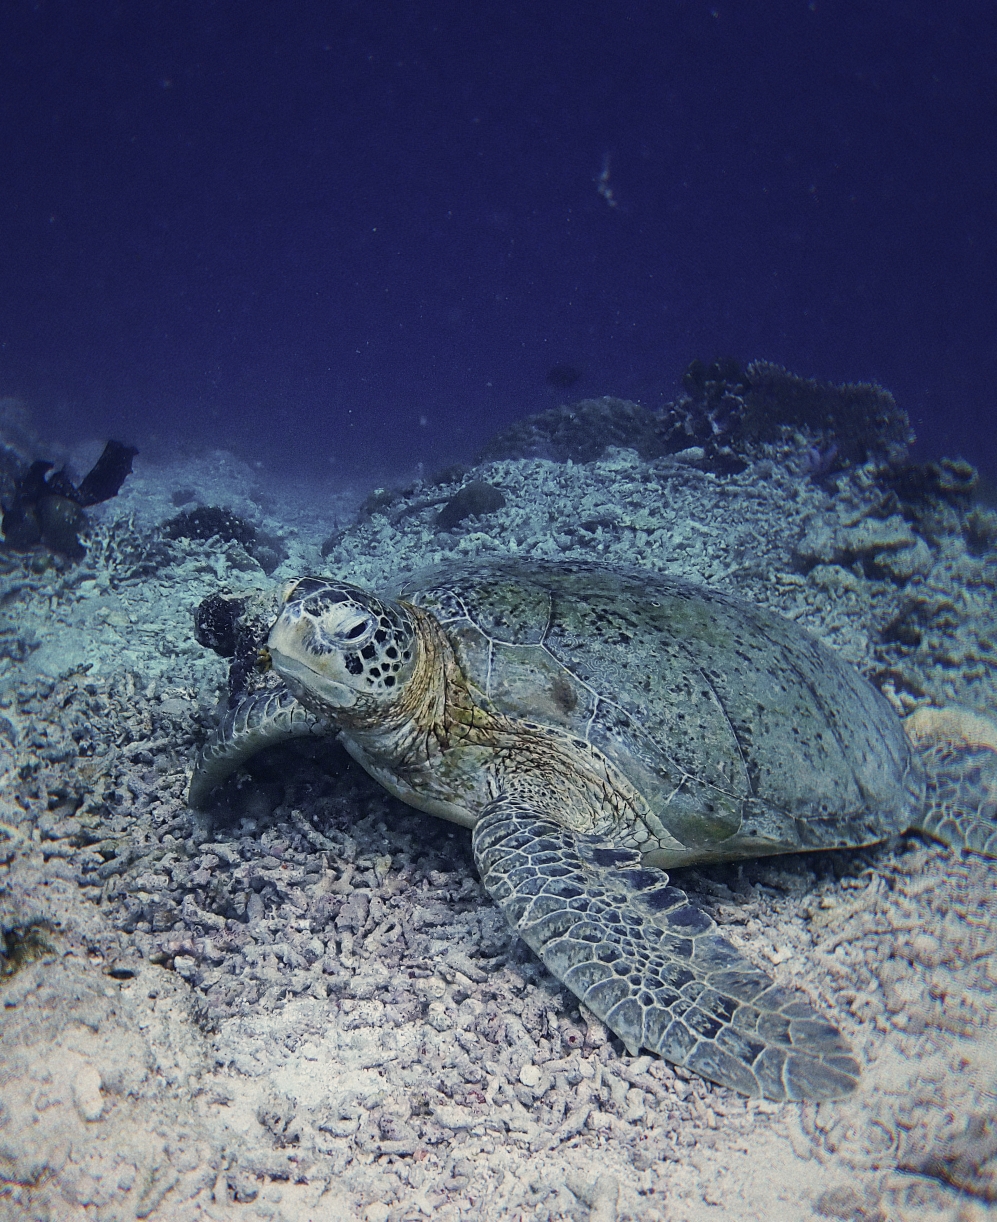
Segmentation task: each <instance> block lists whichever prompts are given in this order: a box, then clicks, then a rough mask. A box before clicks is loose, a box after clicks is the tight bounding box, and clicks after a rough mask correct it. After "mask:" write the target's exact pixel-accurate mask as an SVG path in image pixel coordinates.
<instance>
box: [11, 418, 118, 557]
mask: <svg viewBox="0 0 997 1222" xmlns="http://www.w3.org/2000/svg"><path fill="white" fill-rule="evenodd" d="M8 453H9V452H8ZM137 453H138V450H136V449H135V447H134V446H126V445H124V444H123V443H122V442H120V441H109V442H108V443H107V445H106V446H105V447H104V450H103V452H102V454H101V456H100V458H98V459H97V462H96V463H95V464H94V466H93V468H92V470H91V471H89V472H88V474H87V475H85V476H84V478H83V480H82V481H81V483H80V484H79V486H78V487H77V486H76V485H74V484H73V482H72V480H71V479H70V478H69V476H68V475H67V474H66V471H65V468H63V469H62V470H60V471H53V469H52V468H53V467H54V465H55V464H54V463H51V462H47V461H46V460H44V459H39V460H38V461H37V462H33V463H32V464H31V465H30V466H29V467H28V468H27V469H26V470H24V471H22V472H21V474H20V475H19V477H18V478H17V479H16V481H14V485H13V488H12V490H11V491H10V493H9V495H8V496H7V497H6V498H5V499H4V502H3V534H4V541H5V542H6V544H7V546H8V547H10V548H12V549H13V550H14V551H19V552H22V551H23V552H26V551H31V550H32V549H34V548H36V547H39V546H41V547H45V548H47V549H48V550H49V551H51V552H55V553H58V554H60V555H63V556H68V557H69V558H70V559H72V560H79V559H81V558H82V557H83V556H84V555H85V548H84V547H83V545H82V543H81V542H80V538H79V536H80V533H81V532H82V531H83V530H85V529H86V526H87V516H86V514H85V513H84V512H83V511H84V509H86V508H89V507H90V506H91V505H99V504H100V503H101V502H102V501H108V500H110V499H111V497H113V496H117V494H118V492H119V491H120V489H121V485H122V484H123V483H124V482H125V480H126V479H127V478H128V476H129V474H130V473H131V469H132V459H133V458H134V457H135V455H136V454H137Z"/></svg>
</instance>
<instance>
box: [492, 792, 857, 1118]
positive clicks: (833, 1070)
mask: <svg viewBox="0 0 997 1222" xmlns="http://www.w3.org/2000/svg"><path fill="white" fill-rule="evenodd" d="M473 843H474V853H475V859H476V861H477V865H478V869H479V870H480V872H481V879H482V882H483V883H484V885H485V889H486V890H487V891H488V893H489V894H490V895H491V896H492V898H493V899H494V900H495V901H496V902H497V903H498V905H499V907H500V908H501V909H502V911H503V912H504V914H505V916H506V918H507V919H508V921H509V922H510V924H511V925H512V926H513V928H514V929H515V930H516V932H517V933H518V934H519V936H520V937H521V938H523V940H524V941H525V942H526V943H527V944H528V945H529V946H530V947H531V949H532V950H534V951H535V952H536V953H537V954H538V955H539V956H540V958H541V959H542V960H543V963H544V964H545V966H546V967H547V968H548V969H549V970H550V971H551V972H552V973H553V974H554V975H555V976H556V977H557V978H558V979H559V980H562V981H563V982H564V983H565V984H566V985H567V986H568V987H569V988H570V989H571V990H572V992H574V993H575V994H576V996H577V997H578V998H579V999H580V1000H581V1001H583V1002H584V1003H585V1005H586V1006H587V1007H588V1008H589V1009H590V1010H591V1011H592V1012H593V1013H594V1014H596V1015H598V1017H599V1018H601V1019H602V1020H603V1021H604V1022H605V1023H606V1024H607V1026H609V1027H610V1028H611V1029H612V1030H613V1031H614V1032H615V1033H616V1034H617V1035H618V1036H619V1037H620V1039H621V1040H622V1041H623V1043H624V1044H625V1045H626V1047H627V1049H628V1050H629V1051H630V1053H631V1055H636V1053H637V1052H638V1050H639V1049H640V1048H646V1049H648V1051H650V1052H655V1053H657V1054H658V1055H659V1056H662V1057H664V1058H665V1059H666V1060H668V1061H672V1062H673V1063H674V1064H676V1065H683V1066H685V1067H686V1068H687V1069H690V1070H693V1071H694V1072H695V1073H697V1074H700V1075H701V1076H702V1077H704V1078H708V1079H710V1081H712V1082H718V1083H720V1084H721V1085H722V1086H728V1087H730V1088H731V1089H733V1090H737V1091H740V1092H741V1093H742V1094H745V1095H750V1096H754V1097H757V1096H762V1097H763V1098H765V1099H773V1100H776V1101H782V1100H786V1099H838V1098H841V1097H842V1096H844V1095H847V1094H849V1093H850V1092H851V1091H852V1090H854V1088H855V1086H856V1084H857V1081H858V1077H859V1066H858V1063H857V1062H856V1061H855V1059H854V1058H853V1057H852V1056H851V1053H850V1050H849V1047H848V1045H847V1043H846V1042H845V1040H844V1039H843V1037H842V1036H841V1034H840V1033H839V1032H838V1031H837V1029H836V1028H834V1027H833V1026H831V1024H830V1023H828V1022H826V1021H825V1020H824V1019H823V1018H821V1017H820V1015H819V1014H817V1013H816V1011H815V1010H814V1009H813V1007H812V1006H811V1004H810V1002H809V1001H808V1000H807V998H806V997H805V996H804V995H803V994H802V993H800V992H797V991H795V990H791V989H786V988H782V987H780V986H778V985H776V984H775V983H774V982H773V981H772V980H771V979H770V978H769V977H768V976H766V975H765V974H764V972H761V971H759V969H758V968H756V967H755V966H754V965H753V964H752V963H751V962H750V961H749V960H748V959H746V958H745V956H744V955H742V954H741V953H740V951H738V950H736V949H735V947H733V946H732V945H731V944H730V943H729V942H727V941H726V940H725V939H724V938H722V937H721V936H720V934H719V933H718V932H717V927H716V925H715V923H714V922H713V921H712V920H711V918H710V917H709V916H707V915H706V913H704V912H701V911H700V910H699V909H698V908H694V907H693V906H692V905H691V904H690V903H689V901H688V899H687V898H686V896H685V894H684V893H683V892H682V891H679V890H678V889H677V888H676V887H672V886H670V885H669V882H668V875H667V874H665V873H663V872H662V871H660V870H657V869H650V870H649V869H646V868H644V867H642V865H641V861H640V854H639V853H638V852H636V851H635V850H632V849H621V848H616V847H614V846H613V845H612V844H611V843H610V842H609V841H608V840H606V839H604V838H602V837H601V836H595V835H590V834H575V833H573V832H570V831H568V830H566V829H565V828H563V827H561V826H560V825H559V824H556V823H554V822H553V821H552V820H551V819H549V818H546V817H545V816H543V815H541V814H538V813H537V811H536V810H534V809H533V808H531V806H530V805H529V803H528V802H527V801H525V800H524V799H523V798H520V797H517V796H515V795H503V796H500V797H499V798H497V799H495V800H494V801H493V802H491V803H489V805H488V806H486V807H485V809H484V811H483V812H482V815H481V818H480V819H479V821H478V823H477V825H476V826H475V829H474V841H473Z"/></svg>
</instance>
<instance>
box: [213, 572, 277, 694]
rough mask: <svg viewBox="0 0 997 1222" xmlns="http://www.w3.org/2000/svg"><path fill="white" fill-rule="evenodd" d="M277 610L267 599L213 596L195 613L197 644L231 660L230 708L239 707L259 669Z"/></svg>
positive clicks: (221, 594) (223, 595) (265, 597)
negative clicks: (261, 656)
mask: <svg viewBox="0 0 997 1222" xmlns="http://www.w3.org/2000/svg"><path fill="white" fill-rule="evenodd" d="M275 611H276V607H275V605H274V599H273V598H272V597H271V596H268V595H260V594H256V595H245V596H243V597H238V596H236V595H232V594H224V593H220V594H211V595H209V596H208V597H207V598H205V599H203V600H202V601H201V603H200V604H199V606H198V608H197V610H196V611H195V612H194V636H195V637H196V638H197V641H198V644H200V645H203V646H204V647H205V648H206V649H213V650H214V652H215V653H217V654H218V655H219V656H220V657H223V658H230V659H231V661H230V662H229V670H228V687H229V705H230V706H234V705H236V704H238V702H239V700H240V699H241V698H242V696H243V695H244V694H245V692H246V689H247V687H248V686H249V684H250V680H251V679H252V677H253V676H254V674H257V673H258V671H259V667H260V650H261V649H262V648H263V646H264V645H265V644H266V640H267V636H268V635H269V633H270V627H271V625H272V624H273V621H274V617H275Z"/></svg>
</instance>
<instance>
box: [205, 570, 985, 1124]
mask: <svg viewBox="0 0 997 1222" xmlns="http://www.w3.org/2000/svg"><path fill="white" fill-rule="evenodd" d="M269 652H270V655H271V657H272V660H273V665H274V667H275V669H276V671H277V672H278V674H279V675H280V676H281V678H282V679H283V681H284V683H285V684H286V687H287V690H286V691H283V692H280V691H278V692H277V693H274V692H266V693H260V694H258V695H256V696H253V697H248V698H247V699H246V700H245V701H244V703H243V705H241V706H240V707H239V708H237V709H235V710H233V711H232V712H230V713H229V715H228V716H227V717H226V719H225V721H224V722H223V724H222V726H221V727H220V729H219V731H218V732H217V733H216V735H215V737H214V738H213V740H212V742H211V743H209V745H208V746H207V747H206V748H205V750H204V752H203V753H202V757H201V761H200V763H199V765H198V768H197V770H196V771H195V775H194V780H193V782H192V785H191V795H190V800H191V803H192V804H195V805H200V804H203V803H204V801H205V800H206V798H207V795H208V793H209V792H210V790H211V788H212V787H213V786H214V785H215V784H217V783H218V782H219V781H220V780H222V779H224V777H225V776H226V775H227V774H228V773H229V772H231V771H232V770H233V769H234V768H235V767H237V766H238V765H239V764H240V763H241V762H243V760H245V759H246V758H247V757H248V756H249V755H251V754H252V753H253V752H254V751H256V750H258V749H259V748H260V747H262V746H264V745H267V744H269V743H271V742H274V741H277V740H280V739H282V738H289V737H294V736H296V735H302V734H329V735H334V734H338V736H339V738H340V740H341V741H342V743H343V744H344V745H345V747H346V749H347V750H348V751H349V753H350V754H351V755H352V756H353V757H354V758H355V759H356V760H357V761H358V762H359V763H360V764H361V765H362V766H363V767H364V768H365V769H366V770H367V771H368V772H369V773H370V774H371V776H373V777H374V778H375V779H376V780H378V781H379V782H380V783H381V784H382V785H384V786H385V788H386V789H388V790H389V791H390V792H391V793H393V794H395V795H396V796H397V797H399V798H401V799H402V800H403V801H405V802H407V803H409V804H410V805H412V806H415V807H417V808H419V809H420V810H424V811H428V812H429V813H431V814H434V815H439V816H441V817H442V818H444V819H450V820H452V821H453V822H456V823H460V824H463V825H464V826H465V827H469V828H473V847H474V854H475V860H476V862H477V864H478V868H479V870H480V873H481V878H482V882H483V883H484V886H485V888H486V889H487V891H488V892H489V894H490V895H491V896H492V898H493V899H494V900H495V901H496V903H497V904H498V905H499V906H500V907H501V909H502V910H503V912H504V913H505V915H506V917H507V918H508V920H509V921H510V923H511V924H512V926H513V928H514V929H515V930H516V931H517V933H518V934H519V935H520V936H521V937H522V938H523V939H524V940H525V941H526V942H527V943H528V944H529V946H530V947H532V949H533V950H534V951H535V952H536V953H537V954H538V955H539V956H540V958H541V959H542V960H543V962H544V963H545V965H546V966H547V967H548V968H549V969H550V971H551V972H552V973H553V974H554V975H555V976H557V977H558V979H560V980H562V981H563V982H564V983H565V984H566V985H567V986H568V987H569V988H570V989H571V990H572V991H573V992H574V993H575V994H576V995H577V996H578V997H579V998H580V999H581V1000H582V1001H583V1002H584V1003H585V1005H586V1006H588V1008H589V1009H590V1010H592V1011H593V1012H594V1013H595V1014H597V1015H598V1016H599V1017H600V1018H602V1019H603V1020H604V1021H605V1022H606V1024H607V1025H608V1026H609V1027H610V1028H611V1029H612V1030H613V1031H614V1032H616V1034H617V1035H618V1036H619V1037H620V1039H621V1040H622V1041H623V1043H624V1044H625V1045H626V1046H627V1048H628V1049H629V1050H630V1052H631V1053H636V1052H637V1050H638V1049H640V1048H646V1049H649V1050H650V1051H652V1052H655V1053H658V1054H659V1055H661V1056H663V1057H665V1058H666V1059H668V1060H669V1061H673V1062H675V1063H676V1064H679V1065H683V1066H685V1067H687V1068H688V1069H690V1070H694V1071H695V1072H697V1073H699V1074H701V1075H702V1076H703V1077H706V1078H709V1079H711V1080H712V1081H714V1082H719V1083H722V1084H723V1085H725V1086H729V1087H732V1088H733V1089H735V1090H738V1091H741V1092H743V1093H744V1094H747V1095H752V1096H759V1095H761V1096H764V1097H765V1098H768V1099H774V1100H782V1099H828V1098H836V1097H840V1096H842V1095H844V1094H847V1093H848V1092H849V1091H851V1090H852V1089H853V1088H854V1086H855V1084H856V1082H857V1080H858V1076H859V1066H858V1064H857V1062H856V1061H855V1060H854V1058H853V1057H852V1056H851V1054H850V1051H849V1049H848V1046H847V1044H846V1043H845V1041H844V1039H843V1038H842V1036H841V1035H840V1034H839V1032H838V1031H837V1030H836V1028H834V1027H833V1026H831V1025H830V1024H829V1023H828V1022H826V1021H825V1020H824V1019H822V1018H821V1017H820V1016H819V1015H818V1014H817V1013H816V1012H815V1011H814V1009H813V1008H812V1006H811V1005H810V1003H809V1001H808V1000H807V999H806V997H805V996H804V995H803V994H802V993H800V992H797V991H795V990H791V989H787V988H783V987H780V986H777V985H775V984H774V983H773V982H772V981H771V980H770V979H769V977H768V976H766V975H765V974H764V973H763V972H761V971H760V970H759V969H758V968H756V967H755V966H754V965H753V964H752V963H751V962H750V961H749V960H748V959H747V958H746V957H745V956H744V955H742V954H741V953H740V952H739V951H737V950H736V949H735V948H734V947H733V946H732V945H731V944H730V943H729V942H727V941H726V940H725V939H724V938H723V937H721V935H720V934H719V933H718V932H717V928H716V926H715V924H714V922H713V921H712V920H711V919H710V918H709V917H708V916H707V915H706V914H705V913H703V912H701V911H700V910H699V909H697V908H695V907H693V906H692V905H691V904H690V903H689V902H688V900H687V898H686V896H685V895H684V894H683V892H681V891H679V890H678V889H677V888H675V887H673V886H671V885H670V884H669V882H668V876H667V875H666V874H664V873H663V869H665V868H669V867H673V866H684V865H690V864H693V863H696V862H714V861H730V860H734V859H738V858H747V857H759V856H763V855H766V854H774V853H793V852H799V851H801V850H809V849H824V848H845V847H855V846H859V845H867V844H871V843H874V842H876V841H878V840H882V839H884V838H885V837H887V836H889V835H891V834H893V833H895V832H899V831H902V830H904V829H906V828H918V829H921V830H925V831H928V832H929V833H930V834H932V835H935V836H937V837H939V838H941V839H944V840H945V841H946V842H947V843H950V844H958V845H960V846H961V847H971V848H975V849H976V850H978V851H981V852H989V853H991V854H993V853H994V852H995V849H997V834H995V821H994V813H995V812H994V795H995V793H997V766H995V761H997V731H995V732H994V738H993V741H992V742H988V741H987V735H986V733H982V734H981V732H979V729H978V727H977V729H976V730H973V732H972V733H962V732H961V731H960V729H959V726H960V725H961V724H963V723H959V717H958V714H956V715H955V723H952V724H950V722H951V718H950V722H945V724H944V725H943V724H942V722H943V721H944V719H942V721H939V720H938V719H936V720H935V721H933V722H932V721H931V719H930V718H928V719H927V721H925V720H924V719H922V723H921V724H920V726H919V728H918V730H917V737H918V739H919V740H923V750H919V749H918V748H916V747H915V745H914V744H913V743H912V741H911V738H909V737H908V735H907V734H905V732H904V728H903V726H902V725H901V723H900V721H899V720H898V718H897V717H896V715H895V714H894V713H893V711H892V709H891V708H890V706H889V704H888V703H887V702H886V700H885V699H884V698H883V697H882V696H881V695H880V694H879V693H878V692H877V691H876V690H875V689H874V688H873V687H871V686H870V685H869V684H868V683H867V682H866V681H865V680H864V679H863V678H862V677H861V676H860V675H859V674H858V673H857V672H856V671H855V670H853V669H852V668H851V667H850V666H848V665H847V664H846V663H844V662H843V661H841V660H840V659H839V658H837V657H836V656H835V655H834V654H833V653H832V652H831V651H830V650H828V649H826V648H825V647H824V646H823V645H821V644H820V643H819V642H817V641H816V640H814V639H813V638H812V637H810V636H809V635H807V634H806V633H805V632H803V631H801V630H800V629H799V628H797V627H796V626H795V625H794V624H792V623H790V622H789V621H787V620H784V619H782V618H780V617H778V616H775V615H771V614H769V613H767V612H765V611H761V610H759V609H757V608H755V607H752V606H749V605H748V604H746V603H743V602H740V601H738V600H737V599H734V598H731V597H728V596H727V595H724V594H720V593H718V592H717V591H714V590H709V589H705V588H703V587H700V586H696V585H692V584H689V583H687V582H684V581H680V580H676V579H673V578H669V577H664V576H660V575H655V574H652V573H649V572H634V571H618V570H611V569H605V568H599V567H597V566H594V565H587V564H572V563H562V564H549V563H543V562H538V561H530V562H520V561H514V560H506V561H494V562H486V563H476V564H468V565H461V566H452V567H449V568H444V569H438V570H435V571H433V572H431V573H429V574H428V575H425V576H423V577H422V578H420V579H418V580H412V581H409V582H407V583H406V584H405V585H404V586H403V587H402V589H401V590H400V591H399V592H398V595H397V596H396V597H394V598H382V597H377V596H375V595H372V594H369V593H367V592H365V591H363V590H361V589H358V588H357V587H356V586H352V585H348V584H346V583H345V582H339V581H333V580H327V579H325V578H314V577H306V578H304V579H302V580H300V581H298V582H296V583H294V584H293V585H292V586H291V587H290V588H289V590H288V592H287V594H286V597H285V602H284V607H283V610H282V612H281V614H280V617H279V618H278V620H277V622H276V624H275V625H274V627H273V629H272V631H271V633H270V638H269ZM953 724H954V726H955V728H954V729H953ZM986 725H988V726H989V725H990V723H989V722H986ZM991 729H993V727H991ZM919 745H922V744H921V743H920V742H919ZM922 759H925V760H927V761H928V762H929V764H930V767H929V768H928V769H927V770H926V769H925V767H924V765H923V763H922Z"/></svg>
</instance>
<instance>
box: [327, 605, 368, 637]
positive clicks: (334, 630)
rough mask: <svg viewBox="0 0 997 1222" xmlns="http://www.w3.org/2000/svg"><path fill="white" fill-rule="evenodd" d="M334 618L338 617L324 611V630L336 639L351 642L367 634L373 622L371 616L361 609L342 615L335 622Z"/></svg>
mask: <svg viewBox="0 0 997 1222" xmlns="http://www.w3.org/2000/svg"><path fill="white" fill-rule="evenodd" d="M336 618H338V617H336V616H334V615H331V614H329V613H328V612H327V613H326V616H325V623H324V625H323V627H324V629H325V632H326V633H327V634H328V635H329V636H330V637H334V638H335V639H336V640H337V641H349V642H350V643H351V644H353V643H355V642H359V641H360V639H361V638H362V637H367V636H369V635H370V633H371V631H372V629H373V627H374V623H375V621H374V620H373V619H372V618H371V616H369V615H365V614H364V613H363V612H362V611H354V612H353V613H352V614H346V615H343V616H342V618H341V619H340V620H339V623H336V622H335V619H336ZM330 621H332V622H330Z"/></svg>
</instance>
